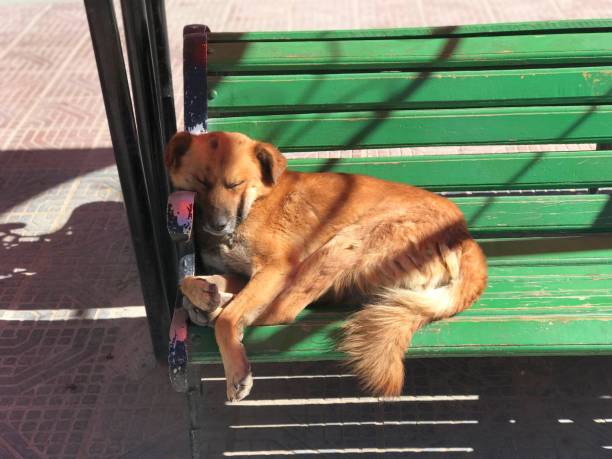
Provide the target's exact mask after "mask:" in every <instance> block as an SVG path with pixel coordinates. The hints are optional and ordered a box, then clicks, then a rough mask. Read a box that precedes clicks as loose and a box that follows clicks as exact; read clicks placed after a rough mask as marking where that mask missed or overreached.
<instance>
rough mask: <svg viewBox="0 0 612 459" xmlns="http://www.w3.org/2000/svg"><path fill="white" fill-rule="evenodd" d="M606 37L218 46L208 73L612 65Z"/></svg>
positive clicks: (597, 34) (570, 35) (596, 34)
mask: <svg viewBox="0 0 612 459" xmlns="http://www.w3.org/2000/svg"><path fill="white" fill-rule="evenodd" d="M609 38H610V36H609V33H608V32H592V33H580V32H572V33H560V34H557V33H554V34H536V33H534V34H526V35H525V34H521V35H496V36H466V37H448V38H447V37H444V38H440V37H430V38H404V39H402V38H388V39H385V40H380V39H363V40H330V41H321V40H317V41H283V42H279V41H253V42H218V43H211V44H210V45H209V60H208V70H209V71H210V72H212V73H213V74H215V73H221V74H222V73H223V72H231V73H236V72H273V71H274V72H278V71H298V70H302V71H304V70H305V71H307V72H312V71H313V70H319V71H320V70H324V71H331V70H334V71H349V70H363V69H375V70H401V69H411V68H416V67H425V68H427V67H431V68H478V67H493V66H495V67H508V66H523V67H524V66H533V65H574V64H578V65H582V64H586V65H598V64H601V65H608V64H610V63H612V47H610V46H609V44H608V43H609Z"/></svg>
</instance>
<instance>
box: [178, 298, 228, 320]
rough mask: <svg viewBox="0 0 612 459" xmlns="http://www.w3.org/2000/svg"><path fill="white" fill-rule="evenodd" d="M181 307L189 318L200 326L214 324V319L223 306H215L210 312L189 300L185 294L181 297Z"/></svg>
mask: <svg viewBox="0 0 612 459" xmlns="http://www.w3.org/2000/svg"><path fill="white" fill-rule="evenodd" d="M183 308H184V309H185V310H186V311H187V313H188V314H189V320H191V322H192V323H194V324H196V325H200V326H202V327H213V326H214V325H215V320H216V319H217V317H218V316H219V314H221V311H222V310H223V308H217V309H215V310H214V311H210V312H209V311H203V310H202V309H200V308H198V307H197V306H195V305H194V304H193V303H192V302H191V301H189V298H187V297H186V296H184V297H183Z"/></svg>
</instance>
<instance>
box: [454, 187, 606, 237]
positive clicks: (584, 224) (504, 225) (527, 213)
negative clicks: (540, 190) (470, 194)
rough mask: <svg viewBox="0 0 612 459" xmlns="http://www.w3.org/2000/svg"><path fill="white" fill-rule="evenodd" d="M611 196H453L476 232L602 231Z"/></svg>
mask: <svg viewBox="0 0 612 459" xmlns="http://www.w3.org/2000/svg"><path fill="white" fill-rule="evenodd" d="M610 198H611V196H609V195H603V194H596V195H593V194H588V195H568V196H487V197H476V198H454V199H452V200H453V201H454V202H455V203H456V204H458V205H459V207H460V208H461V210H462V211H463V213H464V215H465V219H466V221H467V222H468V225H469V227H470V230H471V231H472V232H473V233H474V234H475V235H481V234H495V233H503V234H506V235H513V234H518V233H521V232H527V233H532V232H540V231H545V232H552V233H558V232H565V233H578V232H585V231H586V232H601V231H610V230H611V229H612V201H611V200H610Z"/></svg>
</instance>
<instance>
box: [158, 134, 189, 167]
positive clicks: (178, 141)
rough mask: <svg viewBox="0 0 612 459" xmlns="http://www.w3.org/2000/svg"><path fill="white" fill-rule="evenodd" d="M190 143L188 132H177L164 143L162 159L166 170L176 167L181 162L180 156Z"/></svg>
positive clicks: (185, 151)
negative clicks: (166, 143)
mask: <svg viewBox="0 0 612 459" xmlns="http://www.w3.org/2000/svg"><path fill="white" fill-rule="evenodd" d="M190 145H191V134H190V133H189V132H184V131H183V132H177V133H176V134H174V136H173V137H172V138H171V139H170V142H168V145H166V150H165V151H164V160H165V162H166V167H167V168H168V170H172V169H174V168H177V167H179V166H180V164H181V157H182V156H183V155H184V154H185V153H187V150H189V146H190Z"/></svg>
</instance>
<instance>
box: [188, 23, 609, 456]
mask: <svg viewBox="0 0 612 459" xmlns="http://www.w3.org/2000/svg"><path fill="white" fill-rule="evenodd" d="M206 40H207V43H206ZM611 42H612V20H593V21H571V22H545V23H526V24H498V25H474V26H461V27H445V28H421V29H397V30H361V31H359V30H347V31H329V32H279V33H243V34H238V33H212V34H207V33H206V30H205V29H204V27H203V26H188V27H187V28H186V29H185V45H186V47H185V70H184V71H185V85H186V87H185V91H186V95H185V101H186V103H185V110H186V114H185V119H186V125H187V127H188V128H190V129H191V130H194V131H197V130H198V127H200V128H201V127H203V126H205V123H206V116H208V120H207V123H208V130H209V131H221V130H223V131H239V132H243V133H245V134H247V135H249V136H251V137H253V138H256V139H262V140H266V141H268V142H272V143H274V144H276V145H277V146H278V147H279V148H280V149H281V151H283V152H284V153H292V152H303V151H321V150H343V149H344V150H346V149H367V148H392V147H406V146H435V145H437V146H440V145H494V144H505V145H519V144H520V145H524V144H563V143H591V144H599V145H600V148H601V147H603V146H604V145H605V144H610V143H611V142H612V105H611V104H612V47H611V46H610V43H611ZM206 49H207V51H208V53H207V61H206V60H205V59H204V60H203V58H204V57H205V56H203V54H204V53H202V52H198V50H200V51H202V50H206ZM194 50H195V51H194ZM206 66H207V69H206ZM206 71H207V76H206V74H205V73H204V72H206ZM204 83H206V85H204ZM206 99H208V100H206ZM206 105H208V106H207V107H206ZM521 150H522V149H521ZM289 164H290V166H289V167H290V168H292V169H294V170H299V171H312V172H314V171H320V170H327V171H336V172H348V173H359V174H368V175H372V176H376V177H381V178H385V179H388V180H393V181H398V182H405V183H410V184H413V185H417V186H421V187H424V188H427V189H430V190H433V191H436V192H442V193H446V194H447V195H449V196H450V197H451V199H453V200H454V201H455V202H456V203H457V204H458V205H459V206H460V207H461V209H462V210H463V211H464V213H465V215H466V218H467V221H468V223H469V226H470V228H471V231H472V233H473V234H474V235H475V236H476V237H477V238H478V240H479V241H480V243H481V244H482V247H483V249H484V250H485V252H486V254H487V256H488V261H489V274H490V282H489V286H488V288H487V290H486V292H485V294H484V295H483V297H482V299H481V300H480V301H479V302H478V303H477V304H475V305H474V306H473V307H471V308H470V309H468V310H467V311H465V312H463V313H461V314H459V315H457V316H456V317H453V318H452V319H450V320H444V321H441V322H436V323H432V324H430V325H428V326H426V327H425V328H424V329H422V330H421V331H419V332H418V333H417V334H416V335H415V337H414V340H413V343H412V346H411V347H410V349H409V351H408V357H436V356H493V355H497V356H499V355H512V356H514V355H579V354H612V322H611V321H612V237H611V236H612V235H611V234H610V232H611V230H612V201H611V199H610V194H609V191H608V190H607V189H606V188H607V187H612V155H611V154H610V152H606V151H604V148H601V149H600V150H599V151H593V150H589V151H587V150H581V151H560V152H546V151H534V152H528V151H524V152H523V151H521V152H516V153H498V154H470V155H442V156H411V157H405V156H401V157H384V158H371V157H370V158H368V157H364V158H347V159H293V160H290V161H289ZM349 312H350V308H348V307H346V306H344V305H338V307H337V308H335V309H329V308H325V309H323V308H317V307H316V305H315V306H313V307H310V308H308V309H307V310H305V311H304V312H303V313H302V314H301V315H300V316H299V318H298V319H297V320H296V322H295V323H293V324H290V325H283V326H269V327H251V328H249V329H247V330H246V332H245V336H244V343H245V346H246V349H247V353H248V356H249V359H250V361H251V362H252V363H253V364H254V373H255V374H257V363H258V362H293V361H304V360H336V359H341V357H342V356H341V355H340V354H339V353H338V352H337V351H336V350H335V347H334V342H335V341H334V336H335V334H336V332H337V331H338V329H339V327H340V324H341V323H342V321H343V319H344V318H345V317H346V316H347V314H348V313H349ZM189 336H190V341H191V349H190V354H189V358H190V361H189V367H188V374H189V384H190V391H189V397H190V400H191V406H192V420H191V421H192V423H191V429H192V431H191V434H192V439H193V440H194V441H197V436H198V428H199V423H198V419H197V416H196V412H197V409H196V405H197V403H198V397H199V394H200V391H201V388H200V384H201V380H200V373H199V371H200V370H201V367H199V365H207V364H216V363H220V357H219V354H218V351H217V348H216V344H215V340H214V333H213V330H212V329H210V328H204V327H197V326H191V327H190V329H189ZM194 454H195V453H194Z"/></svg>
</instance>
